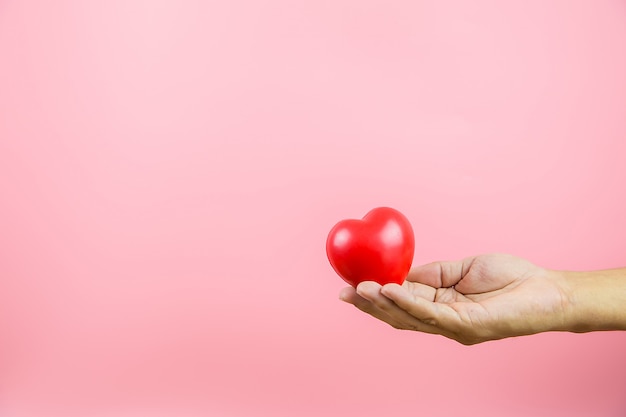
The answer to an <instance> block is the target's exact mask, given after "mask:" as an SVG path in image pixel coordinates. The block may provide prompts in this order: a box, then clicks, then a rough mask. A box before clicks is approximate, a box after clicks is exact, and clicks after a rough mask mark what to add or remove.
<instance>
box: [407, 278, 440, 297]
mask: <svg viewBox="0 0 626 417" xmlns="http://www.w3.org/2000/svg"><path fill="white" fill-rule="evenodd" d="M402 286H403V287H404V288H406V290H407V291H408V292H410V293H411V294H413V295H414V296H416V297H421V298H424V299H426V300H428V301H435V296H436V295H437V289H436V288H433V287H431V286H430V285H426V284H421V283H419V282H411V281H406V280H405V281H404V282H403V283H402Z"/></svg>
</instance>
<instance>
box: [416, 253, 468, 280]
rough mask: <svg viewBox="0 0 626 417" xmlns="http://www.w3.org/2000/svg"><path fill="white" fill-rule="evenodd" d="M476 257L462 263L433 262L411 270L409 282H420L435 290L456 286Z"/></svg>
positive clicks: (466, 259) (461, 261)
mask: <svg viewBox="0 0 626 417" xmlns="http://www.w3.org/2000/svg"><path fill="white" fill-rule="evenodd" d="M473 261H474V257H470V258H465V259H463V260H460V261H441V262H432V263H429V264H426V265H420V266H416V267H414V268H412V269H411V271H410V272H409V275H408V276H407V278H406V279H407V281H409V282H418V283H420V284H424V285H429V286H431V287H433V288H447V287H452V286H453V285H456V284H457V283H458V282H459V281H460V280H461V279H462V278H463V277H464V276H465V274H467V272H468V271H469V268H470V266H471V265H472V262H473Z"/></svg>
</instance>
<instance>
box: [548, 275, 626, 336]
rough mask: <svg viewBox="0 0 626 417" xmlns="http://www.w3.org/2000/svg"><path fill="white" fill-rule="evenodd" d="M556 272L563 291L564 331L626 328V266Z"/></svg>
mask: <svg viewBox="0 0 626 417" xmlns="http://www.w3.org/2000/svg"><path fill="white" fill-rule="evenodd" d="M555 273H556V274H558V276H559V278H560V282H561V288H562V290H563V294H564V310H565V311H564V317H565V321H564V323H565V327H566V328H565V329H562V330H566V331H571V332H591V331H596V330H626V268H622V269H612V270H605V271H593V272H564V271H558V272H556V271H555Z"/></svg>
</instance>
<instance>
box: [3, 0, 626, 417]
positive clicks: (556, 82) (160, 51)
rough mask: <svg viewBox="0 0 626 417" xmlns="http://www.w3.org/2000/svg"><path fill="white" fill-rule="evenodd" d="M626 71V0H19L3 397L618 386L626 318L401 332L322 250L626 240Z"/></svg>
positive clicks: (127, 402) (240, 408)
mask: <svg viewBox="0 0 626 417" xmlns="http://www.w3.org/2000/svg"><path fill="white" fill-rule="evenodd" d="M625 74H626V3H625V2H624V1H617V0H615V1H548V2H546V1H527V2H521V1H520V2H497V1H479V2H474V1H473V2H469V1H468V2H444V1H413V0H411V1H393V2H392V1H386V0H377V1H373V0H367V1H364V0H359V1H357V0H340V1H318V0H315V1H313V0H311V1H308V0H307V1H288V0H266V1H252V0H248V1H244V0H236V1H213V2H207V1H199V0H198V1H174V0H170V1H163V0H159V1H156V0H152V1H147V0H144V1H136V0H133V1H126V0H116V1H106V2H104V1H78V0H77V1H55V2H47V1H18V0H0V198H1V204H0V414H1V415H2V416H8V417H18V416H19V417H22V416H26V417H29V416H33V417H35V416H37V417H39V416H72V415H80V416H97V417H100V416H127V415H128V416H129V415H144V416H166V415H169V416H172V415H176V416H182V417H185V416H201V415H202V416H205V415H215V416H273V417H274V416H275V417H282V416H295V415H297V416H304V417H306V416H320V415H333V416H356V415H358V416H382V415H386V416H387V415H388V416H397V417H402V416H416V415H424V416H435V417H437V416H442V417H443V416H453V415H454V416H461V417H462V416H483V417H490V416H512V417H515V416H527V415H549V416H568V417H571V416H588V415H596V416H611V417H618V416H624V415H626V397H625V396H624V392H625V388H626V355H625V353H624V352H626V334H625V333H602V334H586V335H575V334H544V335H538V336H534V337H526V338H518V339H509V340H504V341H499V342H493V343H487V344H484V345H478V346H473V347H465V346H462V345H459V344H457V343H455V342H452V341H449V340H446V339H443V338H441V337H436V336H431V335H424V334H417V333H409V332H399V331H396V330H393V329H392V328H390V327H388V326H386V325H384V324H383V323H380V322H377V321H375V320H374V319H371V318H370V317H368V316H366V315H364V314H362V313H360V312H359V311H357V310H356V309H354V308H353V307H351V306H349V305H346V304H343V303H341V302H340V301H338V299H337V295H338V293H339V290H340V289H341V288H342V287H343V286H344V284H343V282H342V281H341V280H340V279H339V278H338V277H337V276H336V275H335V274H334V272H333V271H332V269H331V268H330V265H329V264H328V261H327V259H326V255H325V252H324V245H325V239H326V234H327V233H328V231H329V230H330V228H331V227H332V226H333V225H334V224H335V222H337V221H339V220H341V219H343V218H350V217H361V216H362V215H364V214H365V213H366V212H367V211H368V210H370V209H371V208H373V207H376V206H380V205H388V206H392V207H395V208H397V209H399V210H401V211H402V212H403V213H404V214H405V215H407V217H409V219H410V220H411V222H412V224H413V226H414V229H415V230H416V259H415V262H416V263H425V262H429V261H433V260H440V259H455V258H460V257H464V256H468V255H473V254H479V253H484V252H491V251H499V252H509V253H514V254H516V255H519V256H523V257H527V258H528V259H530V260H532V261H534V262H536V263H539V264H540V265H543V266H546V267H551V268H567V269H596V268H608V267H616V266H624V265H626V254H625V252H624V236H626V216H624V211H625V205H626V191H625V185H624V184H625V180H626V163H625V156H624V155H625V152H626V123H624V121H625V119H626V76H625Z"/></svg>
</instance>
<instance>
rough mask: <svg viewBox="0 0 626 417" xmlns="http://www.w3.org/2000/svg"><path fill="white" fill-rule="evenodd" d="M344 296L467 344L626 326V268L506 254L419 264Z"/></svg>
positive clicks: (396, 322) (403, 324) (396, 321)
mask: <svg viewBox="0 0 626 417" xmlns="http://www.w3.org/2000/svg"><path fill="white" fill-rule="evenodd" d="M339 298H340V299H341V300H343V301H346V302H348V303H350V304H353V305H354V306H356V307H357V308H359V309H360V310H362V311H364V312H366V313H368V314H370V315H372V316H374V317H375V318H377V319H379V320H382V321H384V322H386V323H388V324H390V325H391V326H393V327H395V328H397V329H404V330H415V331H419V332H425V333H432V334H439V335H443V336H445V337H448V338H450V339H454V340H456V341H458V342H460V343H462V344H465V345H473V344H476V343H481V342H485V341H489V340H497V339H503V338H506V337H513V336H523V335H531V334H536V333H541V332H548V331H568V332H590V331H598V330H626V268H624V269H613V270H603V271H591V272H571V271H557V270H550V269H545V268H541V267H539V266H537V265H534V264H533V263H531V262H529V261H527V260H525V259H521V258H517V257H514V256H511V255H504V254H489V255H481V256H475V257H469V258H465V259H463V260H461V261H453V262H450V261H446V262H434V263H430V264H427V265H423V266H418V267H415V268H413V269H412V270H411V272H410V273H409V275H408V277H407V279H406V280H405V282H404V283H403V284H402V285H398V284H386V285H384V286H381V285H380V284H377V283H375V282H372V281H366V282H362V283H360V284H359V285H358V286H357V288H356V289H354V288H352V287H348V288H344V289H342V291H341V293H340V295H339Z"/></svg>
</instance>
